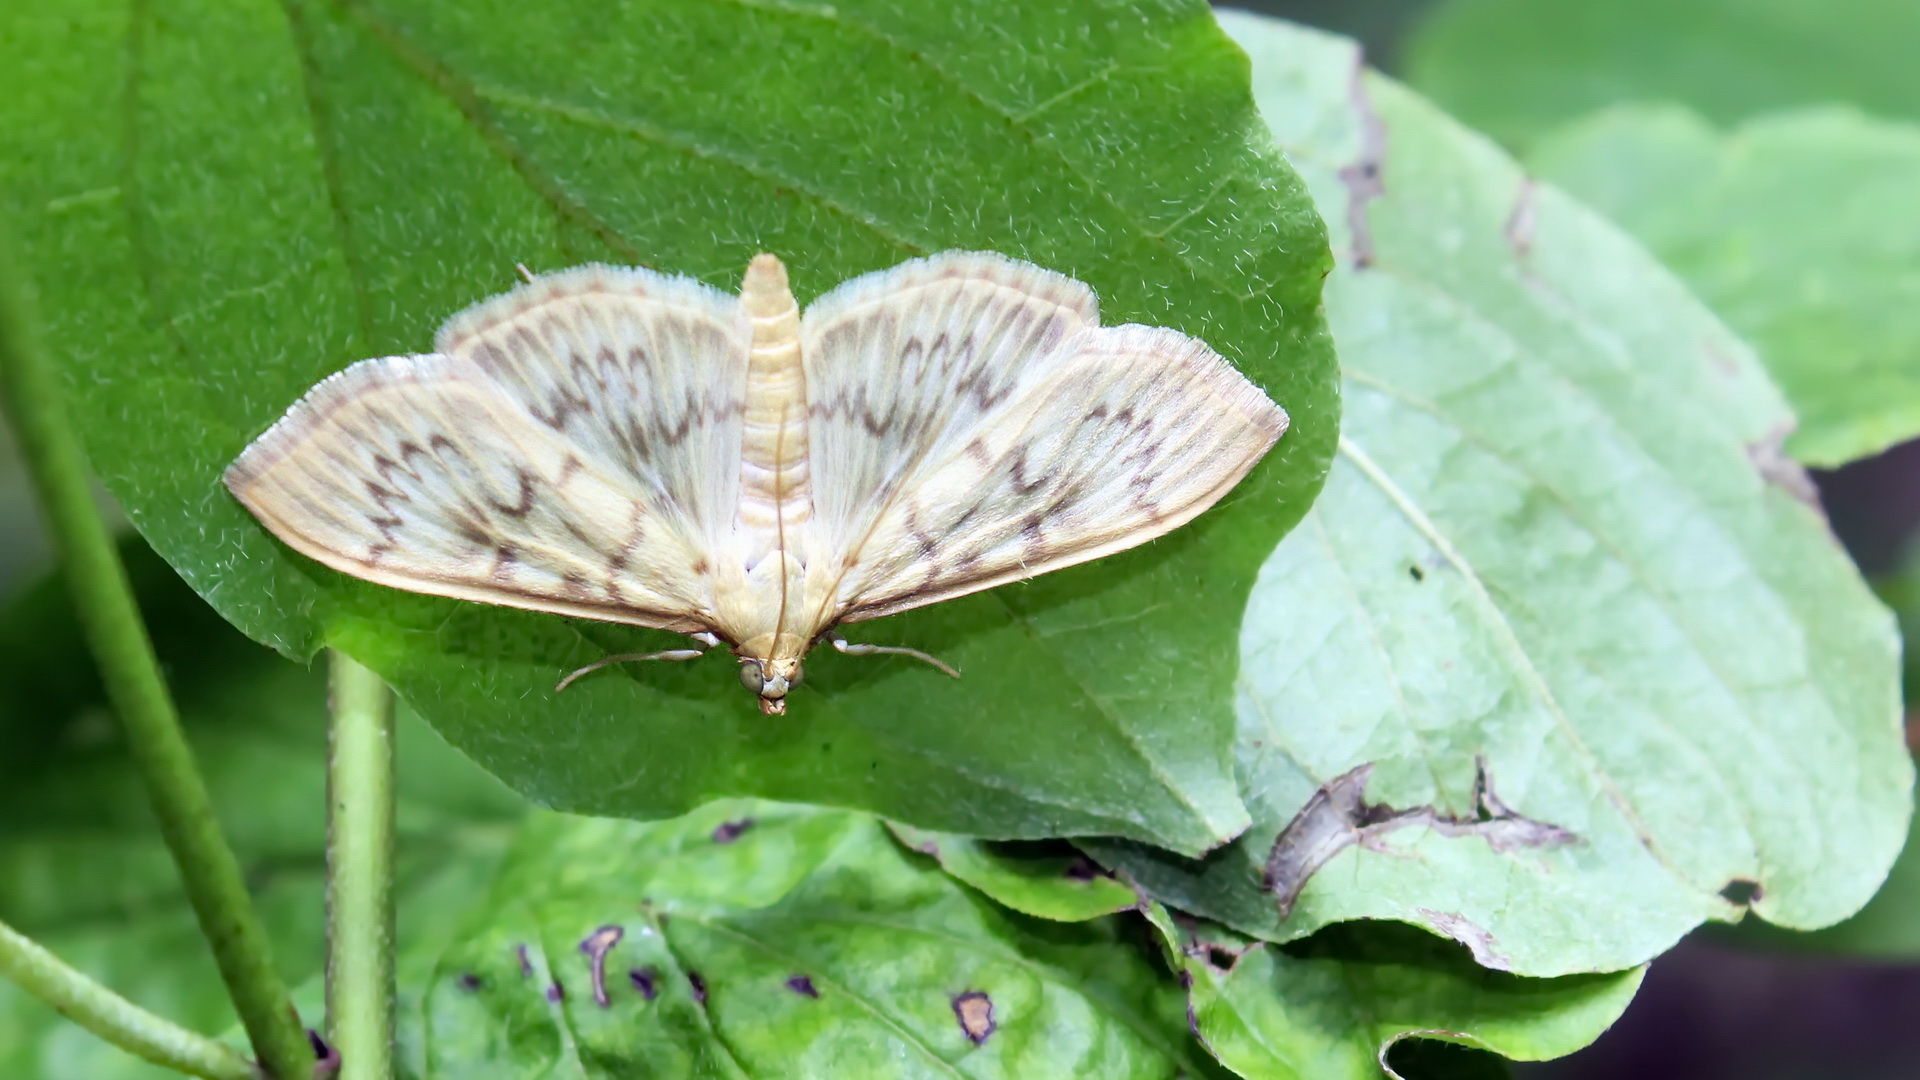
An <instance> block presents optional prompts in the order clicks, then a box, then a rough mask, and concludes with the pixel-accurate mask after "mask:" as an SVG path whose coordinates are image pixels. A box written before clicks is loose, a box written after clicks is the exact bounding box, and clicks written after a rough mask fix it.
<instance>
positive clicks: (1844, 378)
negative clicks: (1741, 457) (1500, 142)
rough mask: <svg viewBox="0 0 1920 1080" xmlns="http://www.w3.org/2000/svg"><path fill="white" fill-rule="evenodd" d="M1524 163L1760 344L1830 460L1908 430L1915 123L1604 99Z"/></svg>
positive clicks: (1813, 454)
mask: <svg viewBox="0 0 1920 1080" xmlns="http://www.w3.org/2000/svg"><path fill="white" fill-rule="evenodd" d="M1527 163H1528V164H1529V165H1530V166H1531V167H1532V168H1533V169H1534V170H1535V171H1536V172H1537V173H1538V175H1539V176H1541V177H1542V178H1543V179H1546V180H1551V181H1553V182H1554V183H1556V184H1559V185H1560V186H1561V187H1563V188H1565V189H1566V190H1567V191H1568V192H1570V193H1572V194H1573V195H1576V196H1578V197H1579V198H1581V199H1584V200H1585V201H1586V202H1587V203H1588V204H1589V205H1591V206H1593V207H1594V208H1595V209H1597V210H1599V211H1601V212H1602V213H1604V214H1606V215H1607V216H1608V217H1610V218H1612V219H1613V220H1614V222H1615V223H1617V224H1619V225H1621V226H1623V227H1624V228H1626V230H1627V231H1628V232H1630V233H1632V234H1633V235H1634V236H1635V237H1636V238H1637V239H1639V240H1640V242H1641V243H1644V244H1646V245H1647V247H1648V248H1650V249H1651V250H1652V251H1653V253H1654V254H1655V255H1657V256H1659V257H1660V261H1662V262H1664V263H1666V264H1667V266H1668V267H1670V268H1671V269H1673V270H1674V271H1675V272H1677V273H1678V274H1679V275H1680V276H1681V277H1683V278H1685V279H1686V281H1687V284H1688V285H1690V286H1692V287H1693V289H1694V291H1695V292H1696V293H1697V294H1698V295H1699V296H1700V298H1701V299H1703V300H1705V301H1706V302H1707V303H1708V304H1709V305H1711V306H1712V307H1713V309H1714V311H1715V312H1717V313H1718V314H1719V315H1720V316H1721V317H1722V318H1724V319H1726V320H1727V322H1728V323H1729V324H1730V325H1731V326H1732V327H1733V328H1734V329H1735V330H1738V331H1740V333H1741V334H1742V335H1744V336H1745V337H1746V338H1747V340H1749V341H1751V342H1753V344H1754V345H1755V346H1756V347H1757V348H1758V349H1759V352H1760V357H1761V359H1762V360H1764V361H1765V362H1766V365H1767V369H1768V370H1769V371H1771V372H1772V373H1773V377H1774V378H1775V379H1776V380H1778V381H1779V383H1780V385H1781V388H1782V389H1783V390H1784V391H1785V392H1786V395H1787V400H1788V401H1789V402H1791V403H1792V405H1793V407H1794V412H1795V413H1797V414H1798V415H1799V420H1800V426H1799V429H1798V430H1796V431H1795V432H1794V434H1793V436H1792V437H1791V438H1790V439H1788V441H1787V449H1788V451H1789V452H1791V453H1792V454H1793V456H1794V457H1795V458H1796V459H1798V460H1800V461H1803V462H1806V463H1807V464H1809V465H1819V466H1829V467H1830V466H1835V465H1839V464H1842V463H1844V462H1847V461H1851V460H1853V459H1855V458H1861V457H1867V456H1869V455H1872V454H1876V453H1879V452H1880V451H1882V450H1884V449H1886V448H1887V447H1889V446H1892V445H1893V444H1895V443H1898V442H1904V441H1905V440H1907V439H1910V438H1913V437H1914V436H1915V435H1920V274H1915V273H1914V272H1913V267H1914V266H1915V265H1920V200H1916V199H1915V198H1914V177H1915V176H1916V175H1920V125H1914V124H1895V123H1888V122H1886V121H1881V120H1874V119H1871V118H1869V117H1866V116H1863V115H1861V114H1859V113H1857V112H1855V111H1853V110H1851V109H1810V110H1803V111H1798V112H1793V113H1787V114H1781V115H1773V116H1766V117H1762V118H1760V119H1757V120H1752V121H1749V122H1748V123H1746V124H1743V125H1741V126H1740V127H1738V128H1735V129H1734V130H1732V131H1729V132H1725V133H1722V132H1718V131H1715V130H1714V129H1713V127H1712V126H1711V125H1709V124H1708V123H1707V121H1706V120H1704V119H1703V118H1701V117H1700V116H1698V115H1697V114H1694V113H1691V112H1689V111H1687V110H1686V109H1683V108H1679V107H1676V106H1638V107H1621V108H1617V109H1610V110H1607V111H1604V112H1601V113H1599V114H1596V115H1594V116H1591V117H1588V118H1585V119H1582V120H1580V121H1577V122H1575V123H1573V124H1571V125H1569V126H1568V127H1566V128H1563V129H1561V130H1560V131H1557V132H1555V133H1553V134H1550V135H1548V136H1547V137H1546V138H1544V139H1543V140H1542V141H1541V142H1540V143H1539V144H1538V145H1537V146H1536V148H1535V149H1534V150H1533V152H1532V153H1530V154H1529V155H1528V159H1527Z"/></svg>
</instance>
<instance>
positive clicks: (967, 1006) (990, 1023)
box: [953, 990, 1000, 1046]
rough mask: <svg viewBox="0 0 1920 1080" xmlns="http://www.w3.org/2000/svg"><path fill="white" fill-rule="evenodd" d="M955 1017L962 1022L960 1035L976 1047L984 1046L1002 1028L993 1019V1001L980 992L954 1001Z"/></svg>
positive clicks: (976, 991)
mask: <svg viewBox="0 0 1920 1080" xmlns="http://www.w3.org/2000/svg"><path fill="white" fill-rule="evenodd" d="M953 1016H954V1019H956V1020H958V1021H960V1033H961V1034H963V1035H965V1036H966V1037H967V1040H968V1041H969V1042H971V1043H973V1045H975V1046H980V1045H982V1044H984V1043H985V1042H986V1041H987V1039H988V1038H990V1037H991V1036H992V1035H993V1033H994V1031H995V1030H996V1029H998V1028H999V1026H1000V1024H999V1022H998V1021H996V1020H995V1019H994V1018H993V999H992V998H990V997H988V996H987V995H986V994H984V993H982V992H980V991H978V990H969V991H967V992H966V993H964V994H961V995H960V996H958V997H956V998H954V999H953Z"/></svg>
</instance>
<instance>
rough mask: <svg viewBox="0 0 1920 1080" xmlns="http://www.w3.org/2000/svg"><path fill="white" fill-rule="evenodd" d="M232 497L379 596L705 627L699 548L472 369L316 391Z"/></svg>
mask: <svg viewBox="0 0 1920 1080" xmlns="http://www.w3.org/2000/svg"><path fill="white" fill-rule="evenodd" d="M225 479H226V483H227V486H228V488H229V489H231V490H232V491H233V493H234V495H235V496H236V497H238V498H239V500H240V501H241V503H243V504H244V505H245V506H246V507H247V509H248V510H250V511H252V512H253V514H254V516H255V517H257V518H259V519H260V521H261V522H262V523H263V524H265V525H266V526H267V528H268V529H270V530H272V531H273V533H274V534H275V535H276V536H278V537H280V538H281V539H282V540H284V541H286V543H287V544H288V545H289V546H291V547H293V548H294V549H295V550H296V551H299V552H301V553H302V554H304V555H307V556H310V557H311V558H314V559H316V560H318V561H320V562H322V563H325V564H326V565H328V566H331V567H333V568H334V569H337V570H340V571H342V572H344V573H347V574H351V575H353V576H355V577H359V578H364V579H366V580H368V581H373V582H377V583H379V584H382V585H391V586H394V587H396V588H401V589H408V590H411V591H414V592H422V593H430V594H433V595H437V596H451V597H456V598H459V599H462V600H479V601H484V602H487V603H494V604H504V605H508V606H511V607H519V608H529V609H532V610H536V611H548V612H554V613H558V614H562V615H578V616H585V617H588V618H595V619H604V620H608V621H612V622H624V623H632V624H637V625H641V626H656V627H663V628H667V629H676V630H694V629H700V628H702V627H703V626H704V624H703V623H702V622H701V621H700V620H699V619H698V618H696V617H695V613H697V612H699V611H700V610H702V609H703V608H704V607H705V606H707V599H706V596H705V586H704V579H703V577H702V575H701V572H700V571H699V569H698V567H699V565H700V564H701V563H702V562H704V560H703V559H702V552H701V550H700V548H699V545H698V544H697V543H696V542H693V540H692V538H690V537H688V536H686V535H685V534H684V532H683V531H682V529H681V528H679V527H678V525H677V518H678V516H679V515H678V513H677V512H676V511H675V510H674V509H673V508H670V507H667V506H664V505H662V503H661V502H660V500H659V499H658V497H657V496H656V494H655V493H653V492H651V491H648V490H644V489H641V488H637V487H636V486H635V485H634V484H633V483H632V482H631V478H630V477H626V476H621V475H617V474H615V473H613V472H611V471H610V470H609V469H608V467H607V465H606V463H605V462H604V461H601V460H597V459H593V458H589V457H588V456H587V455H585V454H583V453H581V452H580V451H579V448H578V447H577V446H576V445H575V444H574V443H573V442H571V441H570V440H568V439H566V438H564V437H562V435H561V434H560V433H559V432H558V431H556V430H555V429H553V428H552V427H551V426H549V425H546V424H543V423H541V422H540V421H538V420H536V419H534V418H532V417H530V416H529V415H528V413H527V411H526V409H525V408H523V407H522V405H521V403H520V402H517V401H515V400H513V399H512V398H511V397H510V396H509V395H508V394H506V393H505V392H503V391H502V389H501V388H500V386H499V385H498V384H497V383H496V382H495V381H494V380H493V379H492V378H490V377H489V376H488V375H487V374H486V373H485V372H483V371H481V370H480V369H479V368H478V367H476V366H475V365H474V364H473V363H471V362H469V361H467V360H462V359H459V358H456V357H450V356H442V355H427V356H396V357H388V358H385V359H377V360H365V361H362V362H360V363H357V364H354V365H353V366H351V367H349V368H347V369H346V370H344V371H341V372H340V373H338V374H336V375H334V376H332V377H331V378H329V379H327V380H326V381H324V382H322V383H321V384H320V385H318V386H316V387H314V388H313V390H312V391H310V392H309V393H308V394H307V395H306V397H304V398H302V399H301V400H300V401H299V402H298V403H297V404H295V405H294V406H293V408H292V409H290V410H289V411H288V412H287V415H286V416H285V417H284V418H282V419H281V420H280V421H279V422H278V423H276V424H275V425H274V426H273V427H272V428H270V429H268V431H267V432H266V434H264V435H262V436H261V437H260V438H259V439H257V440H255V442H254V443H253V444H252V445H251V446H249V447H248V448H247V449H246V451H245V452H244V453H243V454H241V455H240V457H239V459H238V460H236V461H235V462H234V464H233V465H232V466H231V467H229V468H228V470H227V472H226V477H225Z"/></svg>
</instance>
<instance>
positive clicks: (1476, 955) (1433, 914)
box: [1414, 908, 1513, 971]
mask: <svg viewBox="0 0 1920 1080" xmlns="http://www.w3.org/2000/svg"><path fill="white" fill-rule="evenodd" d="M1414 910H1415V911H1418V912H1419V913H1420V916H1421V917H1422V918H1424V919H1426V920H1427V925H1429V926H1431V927H1433V928H1434V929H1435V930H1438V931H1440V932H1441V933H1442V934H1445V935H1446V936H1448V937H1450V938H1452V939H1453V940H1455V941H1457V942H1459V943H1460V944H1462V945H1465V946H1466V947H1467V951H1468V952H1470V953H1472V954H1473V960H1474V962H1475V963H1477V964H1479V965H1480V966H1481V967H1483V968H1490V969H1492V970H1494V971H1512V970H1513V961H1512V960H1511V959H1509V958H1508V957H1507V955H1506V954H1505V953H1503V952H1501V951H1500V950H1499V949H1497V948H1495V947H1494V946H1495V945H1496V944H1497V943H1496V942H1495V941H1494V940H1493V935H1492V934H1490V933H1488V932H1487V929H1486V928H1485V927H1483V926H1481V925H1480V924H1479V923H1476V922H1474V921H1473V920H1472V919H1469V918H1467V917H1466V916H1465V915H1461V914H1459V913H1458V912H1453V911H1435V910H1434V909H1432V908H1415V909H1414Z"/></svg>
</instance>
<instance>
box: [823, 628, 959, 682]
mask: <svg viewBox="0 0 1920 1080" xmlns="http://www.w3.org/2000/svg"><path fill="white" fill-rule="evenodd" d="M833 647H834V648H835V649H838V650H839V651H841V652H843V653H846V654H847V655H848V656H871V655H873V654H874V653H886V654H888V655H891V656H911V657H913V658H914V659H915V660H924V661H926V662H927V663H929V664H932V665H933V666H934V667H937V668H939V669H940V670H941V671H944V672H946V673H947V674H949V675H951V676H953V677H954V678H956V679H957V678H959V677H960V672H958V671H956V670H955V669H954V668H953V666H952V665H951V664H947V663H945V662H943V661H941V660H939V659H937V658H935V657H932V656H928V655H927V654H926V653H923V652H921V651H920V650H919V649H903V648H900V647H899V646H897V645H867V644H864V643H853V642H849V641H847V640H846V639H845V638H834V639H833Z"/></svg>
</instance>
